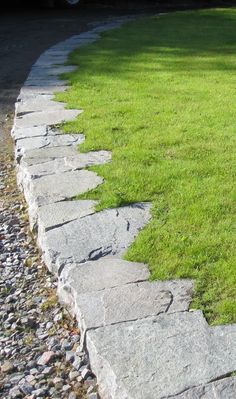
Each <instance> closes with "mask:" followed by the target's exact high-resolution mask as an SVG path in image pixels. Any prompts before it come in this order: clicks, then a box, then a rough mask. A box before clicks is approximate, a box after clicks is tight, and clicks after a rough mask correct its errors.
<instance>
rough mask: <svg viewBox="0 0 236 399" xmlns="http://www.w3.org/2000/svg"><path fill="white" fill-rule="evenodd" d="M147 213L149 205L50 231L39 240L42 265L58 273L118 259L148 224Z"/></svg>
mask: <svg viewBox="0 0 236 399" xmlns="http://www.w3.org/2000/svg"><path fill="white" fill-rule="evenodd" d="M42 179H43V178H41V179H40V180H42ZM41 205H43V204H41ZM149 211H150V205H149V204H135V205H132V206H126V207H123V208H116V209H107V210H104V211H102V212H98V213H95V214H93V215H89V216H86V217H84V218H82V219H78V220H74V221H72V222H70V223H68V224H65V225H63V226H61V227H59V228H57V229H53V230H50V231H48V232H47V233H45V236H43V237H39V242H40V246H41V248H42V251H43V258H44V261H45V263H46V264H47V266H48V267H49V268H50V270H53V271H54V273H57V272H58V270H59V271H60V270H61V269H62V267H63V266H64V265H65V264H67V263H70V264H71V263H74V262H79V263H81V262H86V261H89V260H96V259H98V258H100V257H104V256H107V255H113V256H116V257H120V256H122V254H123V253H124V252H125V251H126V250H127V248H128V247H129V245H130V244H131V243H132V242H133V240H134V238H135V237H136V236H137V234H138V232H139V230H140V229H141V228H143V227H144V226H145V224H146V223H147V222H148V221H149V219H150V212H149Z"/></svg>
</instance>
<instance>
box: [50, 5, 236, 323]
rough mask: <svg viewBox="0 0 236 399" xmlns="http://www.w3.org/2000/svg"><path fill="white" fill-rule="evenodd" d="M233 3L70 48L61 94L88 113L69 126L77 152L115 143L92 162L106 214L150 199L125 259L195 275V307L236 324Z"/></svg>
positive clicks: (95, 195)
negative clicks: (76, 136) (104, 158)
mask: <svg viewBox="0 0 236 399" xmlns="http://www.w3.org/2000/svg"><path fill="white" fill-rule="evenodd" d="M235 28H236V8H234V9H221V10H204V11H194V12H179V13H173V14H169V15H165V16H161V17H158V16H156V17H151V18H146V19H142V20H139V21H136V22H132V23H128V24H126V25H125V26H124V27H122V28H121V29H117V30H115V31H112V32H107V33H105V34H103V37H102V39H101V40H100V41H98V42H96V43H95V44H92V45H89V46H87V47H85V48H82V49H80V50H78V51H76V52H74V53H73V54H72V55H71V59H70V63H71V62H72V63H73V64H76V65H78V66H79V69H78V70H77V71H76V72H74V73H72V74H69V75H66V76H67V78H69V80H70V83H71V88H70V89H69V90H68V91H67V92H66V93H60V94H58V95H57V98H58V99H60V100H61V101H65V102H67V103H68V107H70V108H82V109H84V111H85V112H84V113H83V114H82V115H81V116H80V117H79V118H78V119H76V120H74V121H72V122H69V123H67V124H66V125H65V131H66V132H73V133H74V132H78V133H81V132H82V133H84V134H85V135H86V141H85V143H84V144H83V145H82V146H81V147H80V151H83V152H86V151H91V150H99V149H105V150H112V154H113V158H112V159H113V160H112V163H110V164H106V165H102V166H96V167H92V168H90V169H91V170H94V171H96V172H97V173H98V174H99V175H101V176H103V177H104V178H105V183H104V184H103V185H102V186H100V187H98V188H97V189H95V190H93V191H91V192H89V193H88V194H86V195H84V196H83V198H92V199H99V200H100V205H99V207H98V210H100V209H103V208H107V207H116V206H122V205H125V204H129V203H133V202H137V201H151V202H152V203H153V210H152V221H151V223H150V224H149V225H148V226H147V227H146V228H145V229H144V230H143V231H142V232H141V233H140V235H139V236H138V238H137V239H136V241H135V243H134V244H133V246H132V247H131V248H130V249H129V251H128V253H127V254H126V256H125V258H126V259H128V260H130V261H139V262H145V263H148V264H149V266H150V270H151V274H152V279H161V280H165V279H173V278H193V279H196V290H195V295H194V298H193V303H192V307H193V308H200V309H202V310H203V311H204V313H205V316H206V317H207V319H208V321H209V323H211V324H219V323H231V322H236V256H235V255H236V235H235V232H236V223H235V199H236V192H235V177H236V150H235V148H236V118H235V106H236V85H235V83H236V75H235V72H236V29H235Z"/></svg>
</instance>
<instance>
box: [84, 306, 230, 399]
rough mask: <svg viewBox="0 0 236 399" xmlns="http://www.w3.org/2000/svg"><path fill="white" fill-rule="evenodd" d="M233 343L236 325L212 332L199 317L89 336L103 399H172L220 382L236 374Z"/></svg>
mask: <svg viewBox="0 0 236 399" xmlns="http://www.w3.org/2000/svg"><path fill="white" fill-rule="evenodd" d="M235 340H236V325H229V326H221V327H212V328H210V327H209V326H208V324H207V322H206V321H205V319H204V317H203V315H202V313H201V312H199V311H195V312H178V313H172V314H161V315H159V316H157V317H151V318H147V319H142V320H138V321H136V322H127V323H119V324H115V325H111V326H106V327H101V328H98V329H95V330H90V331H88V332H87V335H86V344H87V348H88V351H89V354H90V362H91V366H92V369H93V370H94V372H95V373H96V376H97V379H98V384H99V389H100V394H101V397H102V398H103V399H108V398H109V399H120V398H122V399H128V398H129V399H144V398H145V399H163V398H169V397H172V396H174V395H178V394H180V393H183V392H184V391H186V390H188V389H190V388H193V387H195V386H199V385H203V384H207V383H209V382H211V381H212V380H214V379H217V378H221V377H222V376H225V375H227V374H228V373H231V372H233V371H235V370H236V346H235ZM220 398H221V397H220ZM221 399H222V398H221Z"/></svg>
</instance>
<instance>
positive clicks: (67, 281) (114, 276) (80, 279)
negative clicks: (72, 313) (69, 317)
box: [59, 256, 150, 300]
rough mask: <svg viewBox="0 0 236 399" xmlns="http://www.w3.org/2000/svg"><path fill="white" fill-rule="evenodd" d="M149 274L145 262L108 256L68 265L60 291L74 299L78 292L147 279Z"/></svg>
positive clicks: (62, 274)
mask: <svg viewBox="0 0 236 399" xmlns="http://www.w3.org/2000/svg"><path fill="white" fill-rule="evenodd" d="M149 276H150V273H149V270H148V268H147V266H146V265H144V264H143V263H135V262H128V261H126V260H123V259H118V258H116V257H109V256H107V257H105V258H100V259H98V260H96V261H90V262H85V263H80V264H74V266H69V267H67V266H66V267H65V268H64V269H63V271H62V273H61V275H60V279H59V285H60V289H59V291H61V296H63V292H62V291H64V292H65V293H66V295H68V296H69V295H70V298H71V300H73V298H72V297H73V296H74V295H76V294H85V293H89V292H97V291H103V290H104V289H107V288H114V287H117V286H120V285H125V284H128V283H132V282H140V281H145V280H147V279H148V278H149ZM65 300H66V298H65Z"/></svg>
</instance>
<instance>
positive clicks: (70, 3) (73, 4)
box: [53, 0, 81, 8]
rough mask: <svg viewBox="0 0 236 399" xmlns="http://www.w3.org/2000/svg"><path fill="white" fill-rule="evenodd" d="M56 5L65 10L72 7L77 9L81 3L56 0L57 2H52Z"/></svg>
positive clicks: (76, 0)
mask: <svg viewBox="0 0 236 399" xmlns="http://www.w3.org/2000/svg"><path fill="white" fill-rule="evenodd" d="M53 2H54V3H55V5H56V4H60V5H62V6H64V7H67V8H73V7H77V6H78V4H79V3H81V1H80V0H57V1H55V0H54V1H53Z"/></svg>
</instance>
